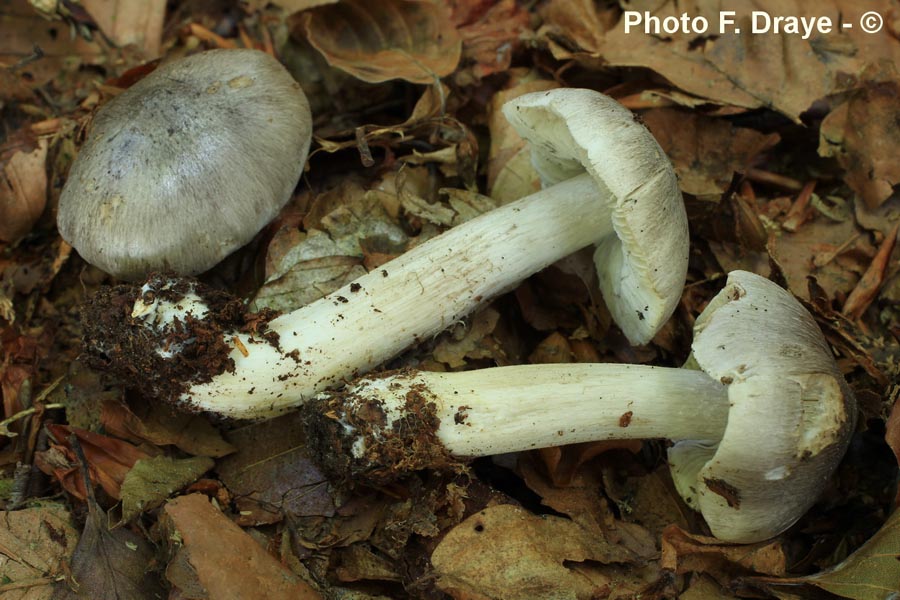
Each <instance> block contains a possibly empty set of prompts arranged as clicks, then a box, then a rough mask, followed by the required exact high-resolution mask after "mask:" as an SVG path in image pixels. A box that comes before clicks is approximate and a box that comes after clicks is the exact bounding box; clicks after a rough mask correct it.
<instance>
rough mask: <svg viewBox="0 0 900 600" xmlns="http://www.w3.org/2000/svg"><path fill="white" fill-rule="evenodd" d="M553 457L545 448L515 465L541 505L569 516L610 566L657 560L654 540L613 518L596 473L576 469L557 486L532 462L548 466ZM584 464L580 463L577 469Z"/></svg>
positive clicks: (599, 477)
mask: <svg viewBox="0 0 900 600" xmlns="http://www.w3.org/2000/svg"><path fill="white" fill-rule="evenodd" d="M629 441H632V442H633V441H634V440H629ZM639 443H640V442H638V444H639ZM603 445H604V443H603V442H596V443H585V444H574V446H575V448H573V447H569V446H567V447H565V448H564V449H563V451H564V452H565V451H566V450H576V451H577V449H578V447H580V449H583V450H587V449H588V448H591V447H594V448H598V447H601V446H603ZM638 448H639V446H638ZM613 449H614V446H613V444H608V445H607V448H605V450H613ZM553 454H554V453H553V449H551V448H544V449H541V450H540V451H539V452H538V453H530V454H527V455H523V456H521V457H520V458H519V462H518V470H519V472H520V473H521V475H522V478H523V479H524V480H525V484H526V485H527V486H528V487H529V488H530V489H531V490H533V491H534V492H535V493H536V494H538V496H540V497H541V504H543V505H544V506H548V507H550V508H552V509H553V510H555V511H557V512H559V513H562V514H564V515H566V516H568V517H569V518H570V519H572V521H573V522H575V523H577V524H578V525H579V526H580V527H582V528H583V529H584V530H585V531H588V532H589V533H590V535H591V536H592V537H593V538H594V539H595V540H596V543H597V544H598V547H599V546H601V545H602V546H604V547H605V548H606V550H605V552H606V553H607V554H608V555H609V556H610V557H611V558H610V560H611V561H612V562H616V563H621V564H640V563H643V562H645V561H648V560H651V559H654V558H658V557H659V552H658V551H657V548H656V540H655V539H654V538H653V537H652V536H651V535H650V533H649V532H648V531H647V530H646V529H644V528H643V527H641V526H640V525H637V524H635V523H633V522H626V521H623V520H621V519H618V518H616V516H615V515H614V514H613V509H612V508H611V507H610V505H609V502H608V501H607V500H606V498H605V497H604V494H603V491H602V490H603V487H604V485H603V482H602V480H601V474H600V472H599V471H598V470H596V469H579V468H578V467H575V469H574V470H573V471H572V472H571V473H570V474H569V476H568V477H567V481H565V482H564V483H559V482H558V479H557V478H556V477H555V475H554V476H553V478H552V479H550V478H547V477H546V476H545V475H544V473H543V469H541V468H540V467H539V466H538V464H537V461H536V460H535V458H536V456H539V457H540V458H541V459H543V461H544V462H545V464H547V463H548V462H549V461H547V458H548V457H552V456H553ZM595 456H597V454H593V456H592V458H593V457H595ZM586 460H588V459H587V458H585V459H584V461H586ZM584 461H581V462H579V463H578V464H579V466H580V465H581V464H584ZM564 462H565V459H564ZM612 557H615V558H614V559H613V558H612Z"/></svg>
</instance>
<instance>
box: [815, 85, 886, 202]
mask: <svg viewBox="0 0 900 600" xmlns="http://www.w3.org/2000/svg"><path fill="white" fill-rule="evenodd" d="M819 136H820V141H819V154H821V155H822V156H834V157H837V160H838V162H839V163H840V165H841V166H842V167H843V168H844V169H845V170H846V171H847V174H846V175H845V177H844V179H845V181H846V182H847V185H849V186H850V188H851V189H853V191H854V192H856V193H857V194H859V195H860V197H862V199H863V201H864V202H865V203H866V206H868V207H869V208H874V207H876V206H878V205H880V204H881V203H882V202H884V201H885V200H887V199H888V198H890V197H891V195H892V194H893V193H894V186H897V185H900V164H898V161H897V160H896V159H895V158H894V156H895V154H896V150H897V148H898V147H900V81H886V82H875V83H869V84H867V85H866V86H865V87H863V88H862V89H861V90H859V91H858V92H855V93H854V94H853V95H852V96H851V97H850V99H849V100H847V101H846V102H845V103H843V104H841V105H840V106H838V107H837V108H835V109H834V110H832V111H831V113H829V115H828V117H826V118H825V120H824V121H823V122H822V126H821V128H820V130H819Z"/></svg>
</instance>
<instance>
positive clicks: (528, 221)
mask: <svg viewBox="0 0 900 600" xmlns="http://www.w3.org/2000/svg"><path fill="white" fill-rule="evenodd" d="M604 193H605V192H602V191H601V190H600V189H599V188H598V187H597V185H596V184H595V183H594V182H593V181H592V179H591V177H590V176H589V175H587V174H584V175H579V176H577V177H574V178H572V179H570V180H568V181H565V182H563V183H560V184H557V185H555V186H553V187H550V188H547V189H545V190H543V191H540V192H537V193H535V194H533V195H531V196H528V197H527V198H524V199H522V200H519V201H517V202H514V203H512V204H508V205H506V206H504V207H502V208H499V209H496V210H493V211H491V212H490V213H487V214H485V215H482V216H480V217H478V218H476V219H473V220H471V221H469V222H467V223H464V224H462V225H460V226H459V227H456V228H454V229H452V230H450V231H448V232H446V233H444V234H442V235H440V236H438V237H436V238H433V239H431V240H429V241H428V242H426V243H424V244H422V245H420V246H418V247H416V248H414V249H412V250H410V251H409V252H407V253H405V254H403V255H402V256H400V257H399V258H397V259H395V260H392V261H390V262H389V263H387V264H385V265H384V266H383V267H382V268H379V269H376V270H374V271H372V272H371V273H368V274H367V275H364V276H363V277H360V278H359V279H357V280H356V281H354V282H353V283H351V284H350V285H347V286H345V287H343V288H342V289H340V290H338V291H336V292H334V293H332V294H329V295H328V296H326V297H325V298H322V299H321V300H318V301H316V302H314V303H312V304H309V305H307V306H305V307H303V308H301V309H299V310H297V311H294V312H292V313H290V314H287V315H283V316H281V317H279V318H277V319H275V320H273V321H272V322H271V323H270V324H269V327H270V329H271V330H273V331H275V332H277V333H278V334H279V336H280V340H279V344H278V347H275V346H273V345H271V344H269V343H267V342H264V341H262V340H259V339H256V340H254V339H251V338H250V337H249V336H247V335H241V336H239V340H240V342H241V344H240V345H237V344H236V346H237V348H236V349H235V350H234V351H233V352H232V353H231V357H232V358H233V359H234V361H235V371H234V373H223V374H221V375H218V376H217V377H215V378H214V379H213V380H212V381H211V382H209V383H206V384H201V385H194V386H193V387H192V388H191V389H190V390H189V391H188V392H187V393H186V394H185V395H184V396H182V400H184V401H186V402H188V403H189V404H191V405H194V406H197V407H198V408H201V409H204V410H211V411H214V412H217V413H220V414H224V415H227V416H232V417H249V418H259V417H268V416H273V415H275V414H278V413H279V412H282V411H284V410H286V409H288V408H290V407H293V406H297V405H299V404H301V403H302V402H304V401H305V400H307V399H308V398H310V397H311V396H312V395H313V394H315V393H317V392H319V391H321V390H324V389H327V388H330V387H334V386H336V385H340V384H341V383H343V382H345V381H346V380H349V379H351V378H353V377H355V376H357V375H359V374H361V373H364V372H366V371H367V370H369V369H371V368H372V367H374V366H375V365H378V364H380V363H382V362H384V361H385V360H388V359H390V358H392V357H394V356H396V355H397V354H399V353H400V352H402V351H403V350H404V349H405V348H407V347H409V346H410V345H412V344H414V343H416V342H418V341H420V340H423V339H427V338H429V337H431V336H433V335H435V334H437V333H438V332H440V331H442V330H443V329H445V328H446V327H448V326H450V325H452V324H453V323H454V322H456V321H457V320H459V319H461V318H462V317H464V316H465V315H467V314H469V313H470V312H471V311H472V310H474V309H475V308H476V307H477V306H478V305H480V304H482V303H484V302H485V301H487V300H489V299H491V298H493V297H495V296H497V295H498V294H500V293H503V292H504V291H507V290H508V289H510V288H511V287H513V286H515V285H516V284H517V283H518V282H520V281H522V280H523V279H525V278H526V277H528V276H529V275H531V274H533V273H535V272H537V271H539V270H541V269H543V268H544V267H546V266H548V265H550V264H551V263H553V262H555V261H557V260H559V259H561V258H563V257H565V256H567V255H569V254H572V253H573V252H575V251H577V250H579V249H581V248H584V247H586V246H588V245H590V244H592V243H594V242H596V241H598V240H600V239H602V238H603V237H605V236H606V235H609V234H611V233H612V232H613V229H612V223H611V214H610V210H609V208H608V206H607V202H605V201H604V196H603V194H604Z"/></svg>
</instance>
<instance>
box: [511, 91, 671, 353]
mask: <svg viewBox="0 0 900 600" xmlns="http://www.w3.org/2000/svg"><path fill="white" fill-rule="evenodd" d="M503 113H504V114H505V115H506V118H507V119H508V120H509V122H510V124H512V126H513V127H514V128H515V129H516V131H517V132H518V133H519V135H521V136H522V137H523V138H525V139H526V140H528V141H529V142H530V143H531V154H532V162H533V164H534V166H535V169H536V170H537V171H538V173H539V174H540V176H541V179H542V181H543V183H544V186H545V187H547V186H550V185H553V184H556V183H559V182H561V181H563V180H565V179H569V178H571V177H574V176H575V175H578V174H579V173H582V172H585V171H587V172H588V173H590V174H591V176H592V177H593V178H594V181H595V183H596V184H597V186H598V187H599V188H600V190H601V191H602V192H608V193H607V194H606V197H607V198H608V200H609V202H610V203H612V208H613V217H612V219H613V227H614V229H615V231H616V234H617V235H616V236H608V237H607V238H606V239H604V240H602V241H599V244H598V247H597V250H596V252H595V254H594V261H595V263H596V264H597V272H598V275H599V278H600V290H601V291H602V292H603V297H604V299H605V300H606V304H607V306H608V307H609V310H610V312H611V313H612V316H613V318H614V319H615V321H616V323H617V324H618V325H619V327H621V328H622V331H623V332H624V333H625V335H626V336H627V337H628V339H629V340H630V341H631V342H632V343H646V342H648V341H649V340H650V339H651V338H652V337H653V336H654V335H655V334H656V332H657V331H658V330H659V328H660V327H661V326H662V325H663V324H664V323H665V322H666V320H667V319H668V318H669V317H670V316H671V315H672V312H673V311H674V310H675V306H676V305H677V303H678V300H679V298H680V297H681V291H682V288H683V287H684V281H685V277H686V274H687V267H688V251H689V236H688V222H687V215H686V214H685V209H684V202H683V200H682V198H681V192H680V191H679V189H678V181H677V179H676V176H675V171H674V170H673V168H672V164H671V163H670V162H669V159H668V158H667V157H666V155H665V153H664V152H663V150H662V148H660V146H659V144H658V143H657V142H656V140H655V139H654V138H653V136H652V135H651V134H650V132H649V131H648V130H647V128H646V127H644V126H643V125H642V124H641V123H639V122H638V121H637V120H636V119H637V118H636V117H635V115H633V114H632V113H631V112H630V111H629V110H628V109H626V108H625V107H623V106H622V105H621V104H619V103H618V102H616V101H615V100H613V99H612V98H609V97H607V96H604V95H603V94H601V93H599V92H595V91H592V90H583V89H571V88H568V89H557V90H549V91H546V92H535V93H531V94H525V95H522V96H519V97H518V98H515V99H514V100H511V101H510V102H508V103H507V104H505V105H504V107H503Z"/></svg>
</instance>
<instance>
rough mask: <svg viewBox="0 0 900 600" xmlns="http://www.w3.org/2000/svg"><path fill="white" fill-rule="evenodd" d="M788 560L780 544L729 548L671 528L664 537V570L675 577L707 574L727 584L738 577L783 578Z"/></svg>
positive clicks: (711, 538) (744, 545)
mask: <svg viewBox="0 0 900 600" xmlns="http://www.w3.org/2000/svg"><path fill="white" fill-rule="evenodd" d="M786 565H787V558H786V556H785V554H784V548H783V547H782V545H781V542H779V541H777V540H776V541H765V542H758V543H755V544H730V543H727V542H723V541H721V540H717V539H716V538H713V537H706V536H702V535H694V534H690V533H687V532H686V531H683V530H682V529H680V528H679V527H677V526H675V525H672V526H671V527H668V528H666V530H665V531H664V532H663V537H662V567H663V568H664V569H668V570H670V571H673V572H675V573H679V574H681V573H691V572H694V573H708V574H710V575H712V576H713V577H715V578H716V579H719V580H725V581H727V580H728V579H729V578H731V577H733V576H735V575H738V574H749V573H759V574H762V575H784V573H785V571H786Z"/></svg>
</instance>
